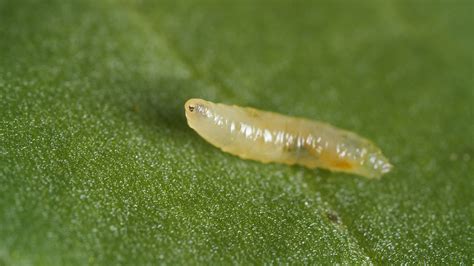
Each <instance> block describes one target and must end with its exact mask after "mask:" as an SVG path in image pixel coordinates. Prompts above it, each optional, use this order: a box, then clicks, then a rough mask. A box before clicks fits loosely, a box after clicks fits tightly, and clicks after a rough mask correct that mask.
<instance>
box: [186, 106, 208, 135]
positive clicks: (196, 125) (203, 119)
mask: <svg viewBox="0 0 474 266" xmlns="http://www.w3.org/2000/svg"><path fill="white" fill-rule="evenodd" d="M212 106H213V104H212V103H210V102H208V101H205V100H202V99H189V100H188V101H187V102H186V103H185V104H184V109H185V114H186V119H187V120H188V125H189V126H190V127H191V128H193V129H194V130H196V131H199V129H201V128H205V127H207V126H208V124H209V123H210V122H211V119H208V118H211V117H212V114H213V110H212Z"/></svg>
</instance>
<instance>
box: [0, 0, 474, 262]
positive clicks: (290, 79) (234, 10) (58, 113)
mask: <svg viewBox="0 0 474 266" xmlns="http://www.w3.org/2000/svg"><path fill="white" fill-rule="evenodd" d="M469 7H471V8H472V4H470V3H469V2H459V3H457V4H452V5H449V4H440V5H436V4H433V5H431V6H429V7H425V6H424V5H421V4H420V5H410V6H405V5H401V4H400V5H396V4H382V3H379V2H366V3H364V4H355V3H354V4H350V3H345V2H344V3H339V4H332V3H326V4H324V3H316V4H311V3H304V2H298V3H296V4H293V5H289V4H288V3H284V2H275V3H272V5H269V4H268V3H267V2H264V3H261V4H258V3H257V4H253V3H243V2H239V3H237V2H236V3H229V4H228V5H218V4H216V3H205V2H203V3H199V4H197V3H188V2H183V3H173V2H170V3H160V4H152V3H149V2H144V3H141V4H137V3H125V4H124V3H121V4H117V3H109V2H106V3H99V4H98V3H89V2H81V3H65V2H63V1H52V2H51V3H48V4H47V5H46V4H44V3H43V2H34V1H31V2H29V1H22V2H13V1H11V2H3V3H2V4H0V8H1V9H0V10H1V11H0V12H1V13H0V14H1V16H0V22H1V23H0V24H1V26H0V33H1V36H3V37H2V41H1V42H0V58H1V61H0V90H1V96H2V97H1V99H0V104H1V106H2V108H1V110H0V114H1V117H2V124H1V137H2V138H1V143H0V149H1V150H0V155H1V161H0V163H1V171H0V183H1V186H0V195H1V196H0V214H1V215H0V224H1V225H2V226H1V227H0V239H1V240H0V262H1V261H4V262H6V263H7V264H10V263H34V264H70V263H78V264H82V263H93V264H111V263H112V264H115V263H121V264H130V263H134V264H136V263H158V262H164V263H184V262H186V263H193V264H195V263H212V262H214V263H217V262H237V263H259V262H260V263H261V262H321V263H324V262H325V263H334V262H347V263H361V262H374V263H377V262H417V261H421V260H424V261H428V262H433V263H435V262H466V263H472V250H473V245H472V232H473V228H472V226H473V216H472V211H471V210H472V209H473V207H474V206H473V200H472V199H473V198H472V195H471V191H472V189H473V187H474V186H473V180H472V178H470V173H471V172H472V170H474V169H473V167H472V161H471V160H472V159H471V158H472V157H473V156H474V155H473V149H474V148H473V146H472V145H473V144H472V136H473V133H474V130H473V125H472V123H469V121H471V120H472V102H473V95H472V94H473V93H472V90H471V89H470V88H472V78H468V77H469V73H470V70H469V69H471V70H472V60H473V57H472V52H470V49H469V47H471V46H470V44H472V43H473V42H472V36H470V35H468V34H467V30H468V29H465V30H464V29H463V27H462V26H463V25H465V24H466V23H468V22H470V21H472V19H471V18H470V15H469V12H467V10H468V9H469ZM453 14H456V17H455V19H453ZM471 72H472V71H471ZM191 97H202V98H206V99H210V100H215V101H221V102H227V103H235V104H240V105H251V106H255V107H259V108H262V109H269V110H273V111H279V112H282V113H287V114H292V115H299V116H305V117H310V118H314V119H320V120H324V121H328V122H331V123H333V124H335V125H338V126H341V127H344V128H348V129H351V130H354V131H356V132H358V133H360V134H362V135H364V136H368V137H369V138H371V139H373V140H374V141H375V142H376V143H378V144H379V145H380V146H381V147H382V148H383V150H384V151H385V152H386V153H387V155H388V156H389V157H390V158H391V159H392V160H393V162H394V163H395V166H396V168H395V170H394V172H393V173H391V174H389V175H387V176H386V177H384V178H383V179H382V180H380V181H377V182H373V181H370V180H366V179H363V178H358V177H354V176H350V175H344V174H334V173H330V172H327V171H319V170H316V171H314V170H306V169H303V168H300V167H287V166H281V165H274V164H270V165H263V164H259V163H255V162H250V161H243V160H240V159H238V158H236V157H233V156H230V155H227V154H224V153H222V152H220V151H218V150H217V149H215V148H213V147H211V146H210V145H208V144H207V143H205V142H204V141H203V140H201V139H200V138H199V137H198V136H197V135H196V134H194V133H193V132H192V131H191V130H190V129H189V128H188V127H187V126H186V123H185V120H184V117H183V110H182V105H183V103H184V101H185V100H186V99H187V98H191Z"/></svg>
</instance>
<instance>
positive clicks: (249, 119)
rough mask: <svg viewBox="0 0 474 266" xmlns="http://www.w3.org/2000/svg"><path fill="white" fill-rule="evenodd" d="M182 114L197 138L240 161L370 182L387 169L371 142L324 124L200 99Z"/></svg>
mask: <svg viewBox="0 0 474 266" xmlns="http://www.w3.org/2000/svg"><path fill="white" fill-rule="evenodd" d="M185 110H186V111H185V112H186V118H187V120H188V124H189V126H190V127H191V128H193V129H194V130H195V131H196V132H197V133H198V134H199V135H200V136H201V137H203V138H204V139H205V140H207V141H208V142H210V143H211V144H212V145H214V146H216V147H219V148H220V149H222V150H223V151H225V152H228V153H231V154H234V155H237V156H239V157H241V158H244V159H251V160H256V161H260V162H263V163H269V162H277V163H284V164H289V165H293V164H298V165H303V166H306V167H309V168H317V167H319V168H324V169H328V170H331V171H340V172H347V173H353V174H357V175H361V176H365V177H369V178H379V177H380V176H382V175H383V174H385V173H387V172H389V171H390V170H391V168H392V165H391V164H390V163H389V161H388V160H387V158H385V156H384V155H383V154H382V152H381V151H380V149H379V148H377V147H376V146H375V145H374V144H373V143H372V142H370V141H369V140H367V139H364V138H362V137H360V136H358V135H356V134H354V133H352V132H349V131H346V130H342V129H339V128H336V127H333V126H331V125H329V124H326V123H321V122H316V121H311V120H308V119H304V118H297V117H290V116H286V115H282V114H277V113H273V112H266V111H260V110H257V109H253V108H248V107H239V106H230V105H225V104H215V103H212V102H209V101H205V100H202V99H190V100H188V101H187V102H186V104H185Z"/></svg>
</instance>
